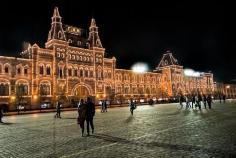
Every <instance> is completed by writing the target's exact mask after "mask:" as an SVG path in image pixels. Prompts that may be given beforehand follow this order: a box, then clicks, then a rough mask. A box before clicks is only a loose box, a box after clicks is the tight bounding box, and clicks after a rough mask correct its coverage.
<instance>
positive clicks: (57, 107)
mask: <svg viewBox="0 0 236 158" xmlns="http://www.w3.org/2000/svg"><path fill="white" fill-rule="evenodd" d="M56 111H57V113H56V115H55V118H61V103H60V102H57V104H56Z"/></svg>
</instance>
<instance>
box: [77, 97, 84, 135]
mask: <svg viewBox="0 0 236 158" xmlns="http://www.w3.org/2000/svg"><path fill="white" fill-rule="evenodd" d="M85 119H86V104H85V103H84V100H83V99H81V101H80V105H79V116H78V122H79V124H80V128H81V129H82V137H83V136H84V122H85Z"/></svg>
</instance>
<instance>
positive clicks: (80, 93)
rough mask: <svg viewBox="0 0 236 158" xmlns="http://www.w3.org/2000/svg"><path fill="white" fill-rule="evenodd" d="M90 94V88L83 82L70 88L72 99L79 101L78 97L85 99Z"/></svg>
mask: <svg viewBox="0 0 236 158" xmlns="http://www.w3.org/2000/svg"><path fill="white" fill-rule="evenodd" d="M91 95H92V90H91V88H90V87H89V86H87V85H85V84H78V85H76V86H75V87H74V88H73V90H72V96H73V98H74V100H77V101H79V100H80V99H84V100H86V99H87V97H89V96H91Z"/></svg>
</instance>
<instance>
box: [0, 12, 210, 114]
mask: <svg viewBox="0 0 236 158" xmlns="http://www.w3.org/2000/svg"><path fill="white" fill-rule="evenodd" d="M61 19H62V18H61V16H60V14H59V11H58V8H55V9H54V13H53V16H52V23H51V29H50V30H49V33H48V39H47V42H46V43H45V48H40V47H39V46H38V45H37V44H34V45H32V46H31V45H28V47H27V49H26V50H25V51H23V52H22V53H21V55H22V57H21V58H16V57H7V56H0V104H4V105H6V106H7V107H8V108H9V109H12V110H13V109H16V105H20V104H24V105H27V108H30V109H36V108H40V105H42V104H43V103H51V104H53V103H55V102H56V101H58V100H60V101H63V102H65V105H67V106H69V105H70V104H71V103H74V102H76V101H78V100H79V99H81V98H86V97H88V96H91V97H92V98H93V99H95V100H96V102H98V101H99V100H100V99H108V100H124V101H127V100H128V99H130V98H136V99H147V98H154V99H157V98H167V97H172V96H173V97H175V96H177V95H181V94H193V93H195V94H196V93H205V94H206V93H212V92H213V91H214V84H213V83H214V82H213V74H212V73H200V74H199V75H197V76H196V75H193V76H191V75H190V76H188V75H185V74H184V69H183V66H181V65H179V64H178V62H177V60H176V59H175V58H174V57H173V55H172V53H171V52H169V51H168V52H166V53H165V54H164V55H163V57H162V59H161V61H160V63H159V65H158V66H157V68H156V70H154V71H153V72H146V73H143V74H137V73H134V72H133V71H132V70H125V69H117V68H116V58H115V57H113V58H106V57H105V48H103V45H102V43H101V40H100V38H99V33H98V27H97V25H96V22H95V19H92V20H91V24H90V27H89V32H88V33H87V32H86V31H85V30H84V29H81V28H77V27H74V26H69V25H63V24H62V21H61ZM67 103H68V104H67Z"/></svg>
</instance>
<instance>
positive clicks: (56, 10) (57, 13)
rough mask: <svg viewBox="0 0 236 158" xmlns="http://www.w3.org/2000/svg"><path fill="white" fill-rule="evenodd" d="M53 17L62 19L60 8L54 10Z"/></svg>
mask: <svg viewBox="0 0 236 158" xmlns="http://www.w3.org/2000/svg"><path fill="white" fill-rule="evenodd" d="M53 17H61V16H60V14H59V11H58V7H55V8H54V12H53Z"/></svg>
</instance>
